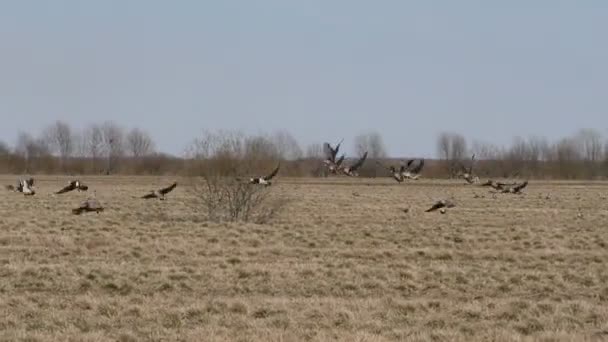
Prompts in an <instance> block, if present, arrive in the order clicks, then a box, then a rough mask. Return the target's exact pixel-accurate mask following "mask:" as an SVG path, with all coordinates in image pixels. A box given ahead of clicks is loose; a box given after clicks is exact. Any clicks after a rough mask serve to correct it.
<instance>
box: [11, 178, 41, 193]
mask: <svg viewBox="0 0 608 342" xmlns="http://www.w3.org/2000/svg"><path fill="white" fill-rule="evenodd" d="M7 188H8V187H7ZM10 188H12V189H13V191H15V192H21V193H22V194H24V195H26V196H32V195H35V194H36V191H35V190H34V178H29V179H20V180H19V181H18V182H17V187H12V186H11V187H10Z"/></svg>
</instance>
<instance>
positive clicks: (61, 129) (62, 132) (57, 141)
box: [44, 121, 74, 172]
mask: <svg viewBox="0 0 608 342" xmlns="http://www.w3.org/2000/svg"><path fill="white" fill-rule="evenodd" d="M44 139H45V140H46V142H47V144H48V146H49V148H50V149H51V150H52V151H54V152H56V153H58V154H59V156H60V158H61V168H62V170H63V171H64V172H65V171H67V163H68V160H69V158H70V157H71V156H72V152H73V151H74V142H73V137H72V130H71V128H70V126H69V125H68V124H67V123H65V122H63V121H56V122H55V123H54V124H52V125H50V126H48V127H47V128H46V129H45V133H44Z"/></svg>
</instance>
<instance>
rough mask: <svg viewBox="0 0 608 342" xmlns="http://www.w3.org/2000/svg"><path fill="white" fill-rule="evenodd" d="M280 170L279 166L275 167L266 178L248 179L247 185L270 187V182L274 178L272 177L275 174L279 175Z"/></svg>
mask: <svg viewBox="0 0 608 342" xmlns="http://www.w3.org/2000/svg"><path fill="white" fill-rule="evenodd" d="M280 168H281V164H279V165H277V167H276V169H274V171H272V173H271V174H269V175H268V176H266V177H256V178H250V179H249V184H260V185H264V186H270V185H272V182H271V181H270V180H271V179H272V178H274V176H276V175H277V173H279V169H280Z"/></svg>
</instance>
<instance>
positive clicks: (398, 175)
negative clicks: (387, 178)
mask: <svg viewBox="0 0 608 342" xmlns="http://www.w3.org/2000/svg"><path fill="white" fill-rule="evenodd" d="M376 163H378V165H380V166H382V167H383V168H385V169H387V170H388V172H390V174H391V177H393V179H394V180H396V181H397V183H401V182H403V173H404V172H405V165H401V168H400V169H399V170H397V168H395V167H394V166H392V165H391V166H386V165H384V164H382V163H381V162H379V161H376Z"/></svg>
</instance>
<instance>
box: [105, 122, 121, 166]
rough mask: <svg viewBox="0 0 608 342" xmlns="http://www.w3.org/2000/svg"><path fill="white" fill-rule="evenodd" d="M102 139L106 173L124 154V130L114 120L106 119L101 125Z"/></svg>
mask: <svg viewBox="0 0 608 342" xmlns="http://www.w3.org/2000/svg"><path fill="white" fill-rule="evenodd" d="M101 133H102V141H103V146H104V149H105V155H106V157H107V162H108V164H107V169H106V173H108V174H109V173H110V172H113V171H114V170H115V169H116V164H117V162H118V161H119V160H120V158H121V157H122V156H123V154H124V136H125V134H124V130H123V129H122V127H120V126H118V125H117V124H115V123H114V122H111V121H107V122H105V123H104V124H103V125H102V126H101Z"/></svg>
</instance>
